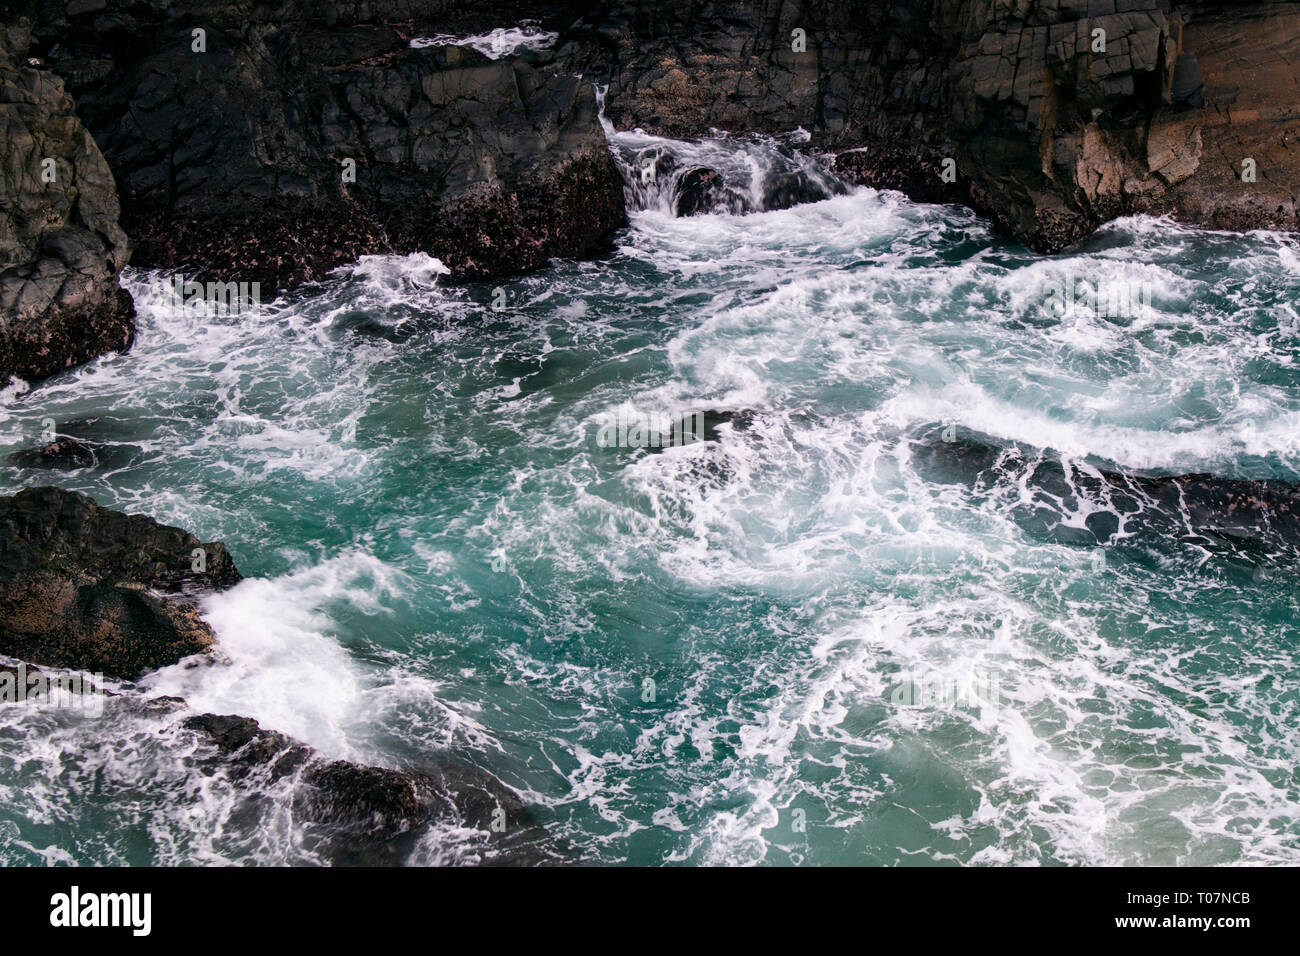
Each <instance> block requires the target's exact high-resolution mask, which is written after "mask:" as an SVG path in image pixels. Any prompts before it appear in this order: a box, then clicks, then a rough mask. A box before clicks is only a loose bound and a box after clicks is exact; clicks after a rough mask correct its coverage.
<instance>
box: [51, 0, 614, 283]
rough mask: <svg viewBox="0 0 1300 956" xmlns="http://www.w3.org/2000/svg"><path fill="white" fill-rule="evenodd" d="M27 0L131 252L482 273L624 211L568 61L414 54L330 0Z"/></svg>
mask: <svg viewBox="0 0 1300 956" xmlns="http://www.w3.org/2000/svg"><path fill="white" fill-rule="evenodd" d="M30 6H31V7H32V8H34V9H32V11H31V12H32V14H33V16H34V19H33V23H34V27H33V30H34V32H35V34H36V36H37V38H38V40H39V42H40V44H41V49H42V50H43V52H44V55H45V61H46V62H47V63H48V64H49V65H50V66H51V67H52V68H53V69H54V70H55V71H57V72H59V73H60V74H62V75H63V76H65V77H66V78H67V81H68V84H69V86H70V88H71V89H72V90H73V92H74V93H75V94H76V95H77V96H78V98H79V106H80V109H81V111H82V114H83V115H84V116H85V118H86V122H87V124H88V125H89V127H90V129H91V130H92V132H93V133H94V135H95V138H96V140H97V141H98V142H99V143H100V145H101V146H102V148H103V149H104V151H105V154H106V155H107V156H108V158H109V161H110V163H111V164H112V166H113V169H114V171H115V173H116V174H117V177H118V180H119V184H120V188H121V190H122V198H123V222H124V224H125V227H126V229H127V231H128V233H129V234H130V236H131V238H132V241H133V245H134V258H133V263H134V264H135V265H139V266H161V267H175V266H184V267H186V270H187V271H186V275H187V277H189V278H197V279H199V280H212V279H216V280H220V281H231V280H238V281H248V282H254V281H257V282H260V283H261V284H262V288H263V291H269V290H274V289H278V288H285V287H288V286H291V285H294V284H297V283H299V282H302V281H305V280H310V279H315V278H319V277H320V276H322V275H323V274H324V273H325V272H327V271H328V270H330V269H332V268H334V267H336V266H338V265H340V264H342V263H346V262H351V261H353V260H355V259H356V258H357V257H358V256H359V255H362V254H367V253H380V252H396V253H406V252H413V251H424V252H427V253H429V254H430V255H433V256H436V257H438V258H440V259H441V260H442V261H443V262H444V263H445V264H446V265H447V266H448V267H449V268H450V269H451V270H452V275H453V277H455V278H481V277H485V276H491V275H501V274H509V273H514V272H522V271H526V270H530V269H535V268H537V267H539V266H541V265H544V264H545V263H546V261H547V260H548V259H550V258H551V257H555V256H582V255H585V254H587V253H589V252H591V251H592V250H594V249H596V248H598V247H599V246H600V244H601V243H602V242H603V241H604V240H605V238H606V237H607V236H608V234H609V233H610V231H611V230H612V229H614V228H616V227H617V226H619V225H621V224H622V223H623V222H624V221H625V214H624V209H623V200H622V188H621V179H620V177H619V174H618V171H617V169H616V167H615V165H614V162H613V159H612V157H611V156H610V154H609V151H608V148H607V146H606V144H605V140H604V135H603V133H602V131H601V128H600V124H599V122H598V120H597V110H596V100H595V95H594V92H593V89H592V84H591V83H590V82H589V81H582V80H580V79H579V78H578V77H576V76H573V75H571V74H569V73H567V72H565V71H562V70H558V69H543V68H540V67H537V66H534V65H532V64H530V63H529V62H527V61H526V58H524V57H506V58H502V59H497V60H493V59H490V58H489V57H488V56H486V55H484V54H482V53H480V52H478V51H476V50H474V49H472V48H469V47H456V46H435V47H428V48H421V49H412V48H411V47H410V39H411V38H412V37H413V36H418V35H420V33H421V32H423V31H421V30H420V29H418V28H417V27H415V26H414V25H412V24H410V23H407V24H403V25H401V26H395V25H388V24H385V23H383V22H382V20H381V16H380V14H377V13H375V14H371V16H370V17H368V18H367V19H368V20H369V21H370V22H366V23H358V22H355V21H356V20H357V19H359V18H358V17H357V16H355V15H352V12H351V11H343V10H336V9H335V8H334V7H331V6H330V5H328V4H313V3H306V2H304V3H286V4H281V5H279V6H278V7H277V8H271V7H260V6H247V5H244V4H237V3H236V4H231V3H214V2H201V0H200V2H188V3H186V2H182V3H166V4H164V3H139V2H133V3H124V2H113V0H109V2H99V0H92V2H87V3H74V4H71V5H67V6H66V7H65V5H64V4H62V3H57V4H56V3H39V2H38V3H34V4H31V5H30ZM387 6H389V7H396V6H398V5H393V4H389V5H387ZM443 6H445V5H444V4H437V3H429V4H423V5H422V4H407V5H405V7H407V8H409V10H408V13H407V15H408V16H409V15H410V11H413V10H416V9H419V8H421V7H423V8H425V15H426V16H428V15H429V14H434V13H437V12H438V11H439V8H440V7H443ZM384 7H385V5H383V4H380V5H379V7H378V9H380V10H382V9H383V8H384ZM362 9H364V8H362ZM349 20H352V21H354V22H348V21H349ZM445 26H446V22H445V20H440V21H439V22H438V24H437V26H431V27H430V29H429V32H434V33H436V32H439V30H441V29H444V28H445ZM195 31H201V32H200V33H197V34H196V32H195Z"/></svg>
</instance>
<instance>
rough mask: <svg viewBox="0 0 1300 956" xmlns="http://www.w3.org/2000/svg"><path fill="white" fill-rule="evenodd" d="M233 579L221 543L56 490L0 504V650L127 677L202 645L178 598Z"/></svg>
mask: <svg viewBox="0 0 1300 956" xmlns="http://www.w3.org/2000/svg"><path fill="white" fill-rule="evenodd" d="M239 580H240V574H239V571H238V570H237V569H236V568H235V565H234V561H233V560H232V559H231V557H230V554H229V553H228V552H227V551H226V548H225V545H223V544H221V543H220V542H203V541H200V540H199V539H198V538H196V537H195V536H194V535H192V534H189V533H187V532H185V531H182V530H180V529H179V528H171V527H167V526H165V525H160V524H158V523H157V522H156V521H154V520H153V519H152V518H148V517H145V516H143V515H126V514H122V513H121V512H118V511H110V510H109V509H107V508H101V507H100V506H99V505H98V504H96V503H95V501H94V500H93V499H91V498H88V497H87V496H85V495H80V494H76V493H74V492H69V491H63V490H62V489H59V488H49V487H45V488H28V489H26V490H24V491H20V492H19V493H18V494H16V495H11V496H8V497H0V653H4V654H8V655H10V656H12V657H16V658H20V659H22V660H25V661H31V662H32V663H35V664H45V665H50V666H56V667H69V668H76V669H79V670H85V671H95V672H102V673H104V674H106V675H108V676H111V677H119V678H125V679H134V678H137V677H139V676H140V675H141V674H143V673H144V672H145V671H147V670H152V669H154V668H158V667H164V666H167V665H169V664H174V663H176V662H177V661H179V660H180V659H182V658H183V657H186V656H188V655H190V654H196V653H199V652H202V651H205V650H207V649H208V648H210V647H211V646H212V644H213V641H214V636H213V634H212V630H211V628H209V627H208V625H207V624H205V623H204V622H203V621H202V620H201V619H200V618H199V615H198V612H197V610H196V609H195V607H194V605H193V603H192V601H191V600H188V599H187V597H192V596H193V595H195V594H197V593H200V592H203V591H207V590H214V589H222V588H226V587H230V586H231V585H233V584H235V583H237V582H238V581H239Z"/></svg>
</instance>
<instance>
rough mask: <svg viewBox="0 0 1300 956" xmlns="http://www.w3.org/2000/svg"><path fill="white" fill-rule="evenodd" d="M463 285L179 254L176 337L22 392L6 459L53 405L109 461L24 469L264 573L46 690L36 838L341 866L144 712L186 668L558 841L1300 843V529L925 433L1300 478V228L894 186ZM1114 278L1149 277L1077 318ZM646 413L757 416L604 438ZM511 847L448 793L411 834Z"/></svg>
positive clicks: (10, 485) (410, 853) (1161, 850)
mask: <svg viewBox="0 0 1300 956" xmlns="http://www.w3.org/2000/svg"><path fill="white" fill-rule="evenodd" d="M437 273H438V270H437V268H436V267H435V264H434V263H433V261H432V260H430V259H429V258H428V257H426V256H411V257H386V258H384V257H373V258H367V259H364V260H363V261H362V262H361V263H359V264H358V265H357V266H356V267H353V268H348V269H345V270H342V271H341V272H340V273H339V274H338V275H337V276H336V277H334V278H332V279H331V280H329V281H328V282H325V283H323V284H322V285H320V286H318V287H311V288H308V289H304V290H300V291H299V292H297V293H295V294H293V295H292V296H290V297H287V298H283V299H280V300H277V301H275V302H273V303H270V302H267V303H263V304H261V306H260V307H259V309H258V310H257V312H256V314H237V315H224V316H223V315H197V314H193V313H190V312H187V311H186V310H185V309H184V308H180V307H177V305H176V304H175V303H174V302H171V301H169V300H168V298H167V297H166V295H165V294H164V293H163V291H162V290H161V289H160V288H159V286H158V280H159V279H160V277H159V276H157V275H154V274H149V273H144V272H140V271H135V272H130V273H128V274H127V276H126V278H125V280H124V284H125V285H126V286H127V288H129V290H130V291H131V292H132V293H133V295H135V297H136V302H137V308H138V309H139V313H140V315H139V322H140V333H139V339H138V341H137V343H136V345H135V346H134V348H133V349H132V350H131V351H130V352H128V353H126V354H123V355H116V356H109V357H105V358H102V359H100V360H97V361H96V362H94V363H92V364H91V365H89V366H87V367H84V368H81V369H76V370H72V371H70V372H68V373H66V374H64V375H62V376H60V377H58V378H56V379H54V380H52V381H49V382H46V383H44V384H42V385H40V386H39V387H37V388H34V389H32V390H30V391H26V390H24V389H22V388H21V387H18V386H11V387H10V388H9V389H7V390H6V391H5V392H4V394H3V397H2V398H0V402H2V404H0V416H2V417H0V461H2V460H3V459H4V458H5V457H6V456H8V455H9V454H11V453H12V452H15V451H17V450H19V449H23V448H29V447H32V446H34V445H35V444H37V443H38V442H39V436H40V435H41V433H42V431H43V429H46V428H47V427H50V426H49V424H48V420H52V422H53V427H54V428H55V429H56V430H57V431H58V432H59V433H63V434H72V435H76V436H78V437H79V438H82V439H83V440H87V441H91V442H94V443H97V444H96V446H95V447H96V448H97V449H98V450H97V455H98V460H97V462H96V463H95V464H94V465H92V466H89V467H84V468H80V469H76V470H72V471H61V472H51V471H46V470H38V469H34V468H22V467H17V466H15V465H13V464H8V465H3V466H0V489H3V491H4V492H5V493H9V492H11V491H13V490H16V489H18V488H20V487H23V486H27V485H33V484H46V483H49V484H58V485H60V486H62V487H66V488H70V489H73V490H77V491H81V492H85V493H87V494H89V495H92V496H93V497H95V498H96V499H97V500H98V501H99V502H100V503H101V504H103V505H106V506H109V507H113V508H120V509H125V510H127V511H132V512H142V513H146V514H149V515H152V516H153V517H155V518H157V519H158V520H160V521H163V522H164V523H167V524H174V525H178V526H181V527H184V528H186V529H188V530H191V531H193V532H195V533H196V534H198V535H199V536H200V537H202V538H203V539H205V540H213V539H220V540H222V541H224V542H226V544H227V545H228V546H229V548H230V550H231V552H232V553H233V555H234V557H235V560H236V563H237V564H238V566H239V568H240V569H241V570H242V572H243V573H244V574H245V575H246V577H247V578H248V580H247V581H245V582H244V583H243V584H241V585H240V586H238V587H237V588H235V589H234V590H232V591H229V592H227V593H225V594H222V595H217V596H213V597H210V598H208V599H207V600H206V601H205V603H204V607H203V610H204V613H205V616H206V617H207V620H208V621H209V622H210V623H211V624H212V625H213V627H214V628H215V630H216V632H217V634H218V637H219V639H220V642H221V648H222V652H221V654H220V655H219V656H218V657H217V658H216V659H214V660H213V661H211V662H207V663H200V664H193V665H184V664H183V665H178V666H177V667H174V668H169V669H167V670H165V671H163V672H160V673H158V674H155V675H152V676H151V677H149V678H146V679H145V681H144V682H143V683H142V684H141V685H139V686H134V687H121V688H120V689H122V690H124V691H126V692H127V695H128V697H129V698H131V700H133V701H135V703H134V704H133V705H129V704H128V703H126V702H118V703H110V704H109V705H108V706H107V707H106V709H105V712H104V714H103V716H101V717H98V718H93V717H84V716H77V715H72V714H65V713H59V712H39V711H35V710H31V709H28V710H23V709H22V708H19V707H10V708H7V709H5V710H4V711H3V712H0V861H2V862H4V863H6V864H31V863H42V862H75V863H81V864H122V863H130V864H147V863H178V862H183V863H204V862H235V863H250V862H260V863H283V862H316V861H322V860H328V859H329V855H328V853H327V852H326V851H325V850H322V848H321V847H320V846H319V845H317V843H316V842H315V841H314V838H313V836H312V834H311V833H310V832H307V831H306V830H305V829H304V826H303V824H302V823H301V822H300V821H298V820H297V819H296V818H295V817H294V815H293V814H292V812H290V809H289V803H288V797H287V796H286V795H285V793H284V792H281V791H277V790H275V789H274V788H268V789H267V790H266V792H264V793H253V794H250V792H249V788H248V786H247V785H241V784H239V783H238V782H235V781H231V780H227V779H225V778H224V777H223V776H222V775H221V774H220V773H214V774H203V773H200V772H198V771H197V770H196V769H195V767H194V765H193V762H192V752H193V749H194V746H195V744H194V741H193V739H192V735H187V734H186V733H185V732H184V731H182V730H181V729H180V728H179V727H178V724H177V719H176V718H175V716H174V715H159V714H154V713H151V712H150V711H148V710H147V708H141V707H140V706H138V701H139V698H140V697H142V696H149V695H156V694H163V693H166V694H175V695H178V696H181V697H184V698H185V699H186V700H187V701H188V703H189V706H190V707H191V708H192V710H193V711H195V712H215V713H234V714H244V715H248V716H252V717H255V718H257V719H258V720H259V721H260V722H261V723H262V724H263V726H266V727H270V728H273V729H276V730H280V731H283V732H285V733H287V734H290V735H292V736H294V737H297V738H298V739H301V740H303V741H306V742H308V743H310V744H312V745H313V746H315V747H317V748H319V749H320V750H321V751H322V752H324V753H325V754H327V755H329V756H339V757H346V758H349V759H354V760H359V761H362V762H366V763H373V764H379V765H384V766H393V767H406V768H419V767H420V766H421V765H422V764H423V763H425V762H427V761H429V760H431V759H434V758H435V757H439V756H446V755H451V756H454V757H455V758H456V759H458V760H461V761H465V762H468V763H472V764H473V765H475V766H477V767H479V768H481V769H483V770H485V771H487V772H490V773H492V774H493V775H495V776H496V777H498V778H499V779H500V780H502V781H503V782H505V783H506V784H508V785H509V786H511V787H513V788H515V789H516V790H518V791H519V792H520V793H521V795H522V796H523V797H524V799H525V801H526V802H527V803H528V804H529V806H530V808H531V809H530V819H531V820H532V823H533V825H534V827H535V829H536V839H535V840H534V841H533V844H532V845H533V846H534V849H532V850H530V854H531V855H530V856H529V857H528V861H538V860H547V861H553V862H554V861H559V862H565V861H581V862H587V863H614V864H638V865H664V864H721V863H725V864H735V863H762V864H773V865H788V864H890V865H896V864H897V865H926V864H970V863H1017V864H1027V863H1042V864H1077V863H1123V864H1222V863H1281V862H1289V863H1295V862H1297V861H1300V775H1298V774H1297V770H1296V766H1297V753H1298V752H1300V730H1298V726H1297V725H1298V721H1297V699H1298V695H1300V691H1298V690H1297V688H1298V687H1300V660H1298V652H1297V647H1300V640H1298V639H1300V627H1298V626H1297V623H1296V611H1297V601H1298V600H1300V590H1298V589H1297V580H1298V579H1297V576H1296V575H1297V565H1296V564H1295V562H1294V556H1292V555H1288V554H1265V553H1255V552H1250V551H1249V550H1246V551H1233V550H1231V549H1229V550H1223V549H1216V548H1208V547H1206V545H1205V543H1204V542H1201V541H1195V540H1181V539H1180V540H1173V539H1169V538H1163V537H1160V536H1155V537H1152V536H1143V535H1141V534H1135V535H1133V536H1131V537H1128V538H1125V537H1116V538H1114V539H1111V540H1103V541H1098V540H1096V538H1095V537H1091V538H1090V537H1089V535H1088V533H1087V527H1086V526H1085V524H1084V523H1083V520H1082V517H1081V516H1079V515H1077V514H1076V515H1074V516H1073V517H1072V518H1071V517H1068V516H1067V520H1065V522H1064V524H1063V525H1062V526H1060V527H1051V528H1044V527H1041V526H1040V524H1039V523H1036V522H1034V521H1031V520H1027V519H1026V517H1025V514H1026V512H1025V510H1024V508H1023V507H1021V505H1023V504H1024V503H1025V502H1024V501H1020V502H1018V501H1017V500H1016V499H1015V495H1014V493H1013V494H1012V495H1011V497H1008V496H1007V495H1006V494H991V493H987V491H981V490H980V489H974V488H972V487H970V486H968V485H965V484H962V483H957V482H954V483H948V482H945V481H942V480H938V478H936V476H935V475H934V474H932V473H930V472H927V471H926V470H925V469H923V468H920V467H919V466H918V464H917V455H916V452H917V449H918V448H920V447H922V446H924V445H925V444H926V443H928V442H933V441H935V440H941V439H937V437H936V436H938V435H939V434H941V432H942V431H943V429H945V428H948V427H950V426H951V427H952V428H953V429H955V430H956V432H957V433H959V434H960V435H961V436H963V437H968V436H973V437H976V438H978V439H979V440H980V441H984V442H987V443H990V444H993V445H995V446H997V447H1010V446H1012V445H1015V446H1018V447H1020V448H1022V449H1026V450H1033V452H1034V453H1038V452H1039V451H1040V450H1041V451H1042V453H1043V454H1044V455H1046V456H1047V457H1049V458H1051V459H1054V460H1060V461H1069V462H1078V463H1082V464H1083V465H1085V466H1087V467H1097V468H1102V467H1104V468H1106V469H1110V470H1120V471H1127V472H1132V473H1141V474H1147V475H1161V474H1166V475H1167V474H1182V473H1189V472H1210V473H1214V474H1217V475H1221V476H1225V477H1233V478H1279V479H1286V480H1292V481H1296V480H1300V466H1298V465H1297V461H1298V459H1297V454H1298V453H1300V367H1298V366H1297V358H1298V356H1300V349H1298V348H1297V343H1298V342H1300V338H1298V336H1300V313H1298V312H1297V301H1298V296H1300V248H1298V247H1297V244H1296V241H1295V240H1294V238H1291V237H1284V236H1280V235H1276V234H1271V233H1258V234H1250V235H1236V234H1224V233H1212V232H1205V231H1198V230H1192V229H1187V228H1184V227H1180V226H1177V225H1175V224H1172V223H1170V222H1168V221H1164V220H1145V219H1144V220H1130V221H1123V222H1120V223H1117V224H1114V225H1112V226H1110V227H1108V228H1106V229H1104V230H1103V231H1102V232H1100V233H1098V234H1097V235H1096V236H1094V237H1092V238H1091V239H1089V240H1088V241H1086V242H1085V243H1084V244H1083V245H1081V246H1080V247H1078V248H1076V249H1074V250H1071V251H1070V252H1067V253H1065V254H1063V255H1060V256H1055V257H1042V256H1037V255H1034V254H1032V253H1029V252H1027V251H1026V250H1025V249H1023V248H1022V247H1020V246H1017V245H1014V244H1011V243H1008V242H1006V241H1003V240H1001V239H998V238H996V237H994V236H992V235H991V234H990V232H989V230H988V228H987V225H986V224H985V223H984V222H982V221H981V220H978V219H976V218H975V217H973V216H972V215H971V214H969V213H967V212H965V211H963V210H960V209H956V208H949V207H927V206H918V205H913V204H910V203H908V202H907V201H905V200H903V199H902V198H900V197H898V196H895V195H892V194H878V193H875V192H873V191H870V190H859V191H855V192H852V193H850V194H848V195H844V196H839V197H836V198H833V199H829V200H826V201H824V202H820V203H814V204H810V205H804V206H799V207H796V208H794V209H789V210H785V211H779V212H764V213H756V214H752V215H745V216H727V215H709V216H701V217H695V218H690V219H674V218H671V217H669V216H667V215H664V214H663V213H662V212H659V211H654V210H647V211H639V212H636V213H634V215H633V219H632V225H631V227H630V228H629V229H627V230H626V231H625V232H624V233H623V234H622V235H621V236H620V237H619V241H618V248H617V250H616V251H614V252H613V253H611V254H610V255H609V256H607V257H605V258H604V259H601V260H598V261H594V262H584V263H567V262H557V263H554V264H553V265H552V266H551V267H550V268H548V269H546V270H544V271H542V272H539V273H536V274H533V275H530V276H526V277H523V278H519V279H515V280H512V281H508V282H501V283H486V284H482V285H462V286H457V285H451V284H448V283H447V282H446V280H445V278H442V277H440V276H439V275H438V274H437ZM1077 281H1083V282H1085V283H1088V284H1090V285H1091V286H1092V287H1097V286H1102V287H1117V285H1118V284H1128V286H1126V287H1130V286H1131V287H1132V288H1141V289H1145V290H1147V291H1148V292H1149V296H1150V298H1149V301H1150V306H1149V308H1141V309H1136V310H1130V311H1132V313H1133V314H1124V315H1105V314H1102V313H1104V311H1105V310H1102V309H1089V308H1086V307H1074V308H1071V309H1069V310H1068V311H1066V312H1064V314H1055V313H1054V312H1053V311H1052V310H1048V309H1045V308H1044V299H1045V291H1044V290H1045V289H1047V288H1049V287H1050V286H1051V285H1052V284H1053V283H1060V284H1064V283H1067V282H1077ZM498 290H500V292H498ZM494 302H496V303H497V304H500V305H501V306H502V308H500V309H497V308H494ZM620 408H622V409H623V414H624V416H625V418H626V417H627V416H628V415H629V414H633V415H636V414H642V413H651V412H656V413H657V412H663V413H670V414H681V413H690V412H693V411H700V410H708V411H710V412H732V413H737V414H738V417H734V418H733V419H732V421H731V422H730V423H724V424H721V425H719V426H718V427H717V430H716V435H714V436H713V437H714V438H715V439H716V440H709V441H702V442H698V443H692V444H687V445H683V446H680V447H671V448H666V449H662V450H660V449H649V448H639V447H637V448H617V447H605V446H603V445H602V444H601V442H600V441H599V440H598V439H599V436H600V430H601V427H602V426H603V425H608V424H609V423H611V422H617V420H618V415H619V409H620ZM742 413H743V414H742ZM1033 494H1034V492H1033V490H1032V489H1031V488H1028V487H1026V488H1025V489H1024V495H1025V496H1026V498H1025V501H1029V500H1031V499H1032V497H1033ZM1071 521H1073V522H1074V525H1071ZM110 683H111V682H110ZM115 686H116V685H115ZM918 691H919V692H918ZM509 852H511V851H508V850H506V849H503V848H502V844H501V841H500V840H499V837H498V835H495V834H491V833H488V832H485V831H483V830H477V829H469V828H463V827H456V826H450V825H445V826H444V825H439V826H436V827H433V828H431V829H430V830H429V831H428V832H425V833H422V834H419V835H417V837H416V838H413V839H412V840H411V841H409V842H408V843H407V844H404V845H403V846H402V847H401V849H400V852H397V853H396V855H395V856H394V857H393V858H392V862H407V863H430V862H465V863H473V862H480V861H492V860H497V859H500V860H503V861H509V860H510V857H509V856H508V853H509ZM503 854H507V855H506V856H502V855H503Z"/></svg>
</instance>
